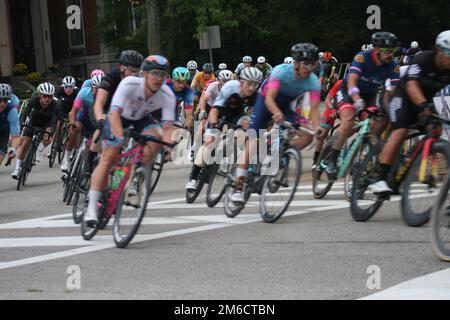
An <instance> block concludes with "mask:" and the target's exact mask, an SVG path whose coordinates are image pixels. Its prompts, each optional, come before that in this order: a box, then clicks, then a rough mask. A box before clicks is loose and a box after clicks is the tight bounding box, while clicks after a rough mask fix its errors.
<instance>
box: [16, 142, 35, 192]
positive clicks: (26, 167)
mask: <svg viewBox="0 0 450 320" xmlns="http://www.w3.org/2000/svg"><path fill="white" fill-rule="evenodd" d="M36 149H37V147H35V146H34V144H32V145H31V146H29V148H28V150H27V153H26V154H25V159H24V160H23V162H22V165H21V168H20V174H19V178H18V181H17V191H21V190H23V187H24V186H25V182H26V181H27V178H28V175H29V173H30V172H31V169H32V168H33V160H34V156H35V153H36Z"/></svg>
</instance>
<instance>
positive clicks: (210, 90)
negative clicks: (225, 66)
mask: <svg viewBox="0 0 450 320" xmlns="http://www.w3.org/2000/svg"><path fill="white" fill-rule="evenodd" d="M219 92H220V81H215V82H213V83H210V84H209V85H208V87H207V88H206V95H207V96H208V101H207V102H206V103H208V105H209V106H211V107H212V106H213V105H214V100H216V98H217V96H218V95H219Z"/></svg>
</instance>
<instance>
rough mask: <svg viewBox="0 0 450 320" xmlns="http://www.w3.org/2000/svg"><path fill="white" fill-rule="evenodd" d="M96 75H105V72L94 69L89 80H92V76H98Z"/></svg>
mask: <svg viewBox="0 0 450 320" xmlns="http://www.w3.org/2000/svg"><path fill="white" fill-rule="evenodd" d="M98 74H102V75H104V74H105V71H103V70H100V69H95V70H94V71H92V72H91V78H93V77H94V76H96V75H98Z"/></svg>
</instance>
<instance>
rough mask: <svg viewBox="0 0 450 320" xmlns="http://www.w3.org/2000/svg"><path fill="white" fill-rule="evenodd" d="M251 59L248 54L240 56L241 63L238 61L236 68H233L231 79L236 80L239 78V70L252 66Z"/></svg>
mask: <svg viewBox="0 0 450 320" xmlns="http://www.w3.org/2000/svg"><path fill="white" fill-rule="evenodd" d="M252 62H253V59H252V57H250V56H244V57H243V58H242V63H239V64H238V65H237V67H236V70H234V75H233V80H236V79H238V78H239V75H240V74H241V71H242V70H244V68H248V67H251V66H252Z"/></svg>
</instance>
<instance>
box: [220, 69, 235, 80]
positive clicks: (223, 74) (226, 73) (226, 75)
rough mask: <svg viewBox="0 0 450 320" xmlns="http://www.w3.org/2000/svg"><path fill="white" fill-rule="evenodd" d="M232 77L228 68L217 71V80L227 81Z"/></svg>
mask: <svg viewBox="0 0 450 320" xmlns="http://www.w3.org/2000/svg"><path fill="white" fill-rule="evenodd" d="M232 77H233V72H231V71H230V70H222V71H220V72H219V80H221V81H225V82H226V81H228V80H231V78H232Z"/></svg>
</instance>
